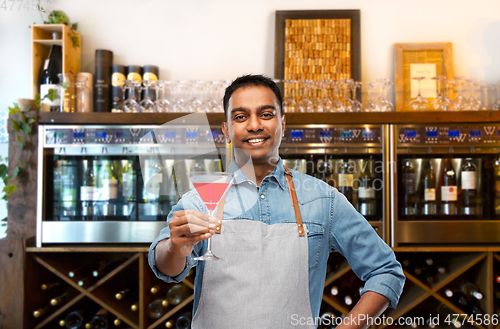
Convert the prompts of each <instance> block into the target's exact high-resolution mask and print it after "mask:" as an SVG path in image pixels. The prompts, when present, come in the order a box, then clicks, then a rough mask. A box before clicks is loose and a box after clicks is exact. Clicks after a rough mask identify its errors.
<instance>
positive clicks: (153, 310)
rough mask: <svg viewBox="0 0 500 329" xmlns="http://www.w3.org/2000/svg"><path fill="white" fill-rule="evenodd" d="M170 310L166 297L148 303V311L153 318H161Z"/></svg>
mask: <svg viewBox="0 0 500 329" xmlns="http://www.w3.org/2000/svg"><path fill="white" fill-rule="evenodd" d="M167 310H168V302H167V301H166V300H165V299H161V298H160V299H155V300H153V301H152V302H151V303H149V305H148V309H147V313H148V316H149V317H150V318H151V319H155V320H156V319H159V318H161V317H162V316H163V315H164V314H165V313H166V312H167Z"/></svg>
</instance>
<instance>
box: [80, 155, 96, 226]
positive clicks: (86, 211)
mask: <svg viewBox="0 0 500 329" xmlns="http://www.w3.org/2000/svg"><path fill="white" fill-rule="evenodd" d="M93 167H94V164H93V161H92V159H89V160H87V169H86V170H85V174H84V176H83V184H82V186H81V187H80V199H81V202H82V218H83V220H92V218H93V216H94V195H95V181H94V168H93Z"/></svg>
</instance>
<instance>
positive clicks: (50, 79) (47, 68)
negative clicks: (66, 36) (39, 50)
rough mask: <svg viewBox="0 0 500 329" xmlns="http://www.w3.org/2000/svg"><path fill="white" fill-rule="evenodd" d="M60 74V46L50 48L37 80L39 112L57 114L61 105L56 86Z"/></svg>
mask: <svg viewBox="0 0 500 329" xmlns="http://www.w3.org/2000/svg"><path fill="white" fill-rule="evenodd" d="M60 73H62V50H61V46H55V45H54V46H52V47H51V50H50V54H49V57H48V58H47V59H46V60H45V62H44V64H43V67H42V73H41V74H40V80H39V91H40V111H42V112H58V111H59V107H60V104H61V100H60V95H59V91H58V87H57V84H58V83H59V78H58V76H57V75H58V74H60Z"/></svg>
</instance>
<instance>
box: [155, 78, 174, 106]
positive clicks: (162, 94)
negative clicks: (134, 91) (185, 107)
mask: <svg viewBox="0 0 500 329" xmlns="http://www.w3.org/2000/svg"><path fill="white" fill-rule="evenodd" d="M168 86H170V81H167V80H158V81H157V82H156V86H155V91H156V100H155V107H154V108H155V111H156V112H160V113H166V112H170V106H171V104H170V102H169V100H168V99H167V89H168Z"/></svg>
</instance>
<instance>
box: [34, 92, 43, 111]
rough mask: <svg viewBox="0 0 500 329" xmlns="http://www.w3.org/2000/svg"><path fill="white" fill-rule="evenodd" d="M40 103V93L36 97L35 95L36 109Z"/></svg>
mask: <svg viewBox="0 0 500 329" xmlns="http://www.w3.org/2000/svg"><path fill="white" fill-rule="evenodd" d="M41 101H42V100H41V99H40V93H36V95H35V105H36V107H37V108H40V102H41Z"/></svg>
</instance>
